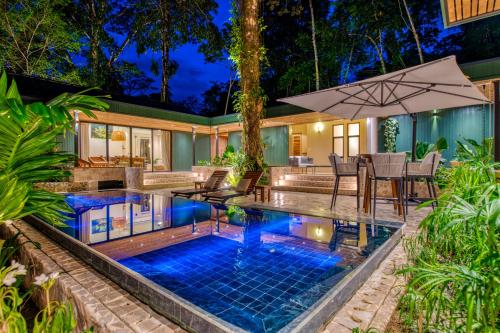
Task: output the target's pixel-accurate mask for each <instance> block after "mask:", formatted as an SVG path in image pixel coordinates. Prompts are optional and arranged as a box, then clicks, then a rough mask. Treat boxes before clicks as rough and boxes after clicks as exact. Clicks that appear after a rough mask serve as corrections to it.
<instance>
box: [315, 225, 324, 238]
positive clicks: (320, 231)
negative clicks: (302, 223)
mask: <svg viewBox="0 0 500 333" xmlns="http://www.w3.org/2000/svg"><path fill="white" fill-rule="evenodd" d="M322 235H323V229H321V228H320V227H317V228H316V236H318V237H321V236H322Z"/></svg>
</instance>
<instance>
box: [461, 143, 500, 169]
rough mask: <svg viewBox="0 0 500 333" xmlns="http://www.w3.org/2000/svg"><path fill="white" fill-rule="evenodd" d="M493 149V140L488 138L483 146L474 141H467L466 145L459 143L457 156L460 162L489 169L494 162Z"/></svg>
mask: <svg viewBox="0 0 500 333" xmlns="http://www.w3.org/2000/svg"><path fill="white" fill-rule="evenodd" d="M493 148H494V139H493V138H486V139H484V140H483V142H482V143H481V144H479V143H478V142H477V141H476V140H473V139H465V143H464V142H461V141H457V149H456V155H457V158H458V160H459V161H467V162H468V163H474V164H475V165H476V166H486V167H489V166H490V163H491V161H492V160H493Z"/></svg>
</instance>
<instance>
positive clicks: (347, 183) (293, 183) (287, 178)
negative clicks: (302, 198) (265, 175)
mask: <svg viewBox="0 0 500 333" xmlns="http://www.w3.org/2000/svg"><path fill="white" fill-rule="evenodd" d="M334 182H335V176H334V175H331V174H315V175H312V174H286V175H284V176H283V178H282V179H280V180H279V185H276V186H273V189H275V190H279V191H294V192H306V193H323V194H331V193H332V192H333V184H334ZM339 194H342V195H355V194H356V178H354V177H350V178H342V180H341V182H340V185H339Z"/></svg>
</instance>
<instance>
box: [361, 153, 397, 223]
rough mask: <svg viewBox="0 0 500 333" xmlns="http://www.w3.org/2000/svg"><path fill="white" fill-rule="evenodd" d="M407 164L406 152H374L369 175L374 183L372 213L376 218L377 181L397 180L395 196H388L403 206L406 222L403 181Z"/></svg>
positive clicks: (369, 166)
mask: <svg viewBox="0 0 500 333" xmlns="http://www.w3.org/2000/svg"><path fill="white" fill-rule="evenodd" d="M405 164H406V154H405V153H395V154H394V153H383V154H373V155H372V156H371V163H369V165H368V175H369V178H370V181H371V182H373V183H374V186H373V208H372V214H373V218H374V219H375V215H376V209H377V190H378V188H377V182H378V181H381V180H382V181H391V182H393V181H394V182H397V186H396V193H395V195H396V196H395V197H390V198H386V197H384V198H383V199H384V200H390V201H393V202H396V203H397V205H398V207H402V209H401V210H402V213H403V220H404V221H405V222H406V210H405V207H404V203H405V201H404V200H403V198H404V196H403V182H404V171H405Z"/></svg>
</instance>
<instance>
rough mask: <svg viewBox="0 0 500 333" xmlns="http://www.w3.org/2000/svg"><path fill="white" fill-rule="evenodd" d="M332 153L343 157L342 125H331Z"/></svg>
mask: <svg viewBox="0 0 500 333" xmlns="http://www.w3.org/2000/svg"><path fill="white" fill-rule="evenodd" d="M333 153H334V154H337V155H339V156H340V157H344V125H342V124H341V125H333Z"/></svg>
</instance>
